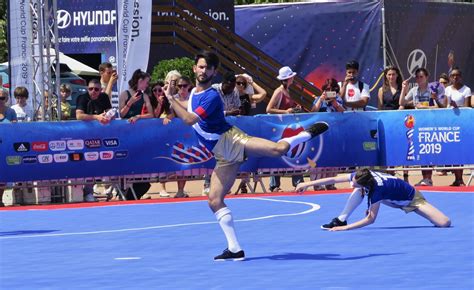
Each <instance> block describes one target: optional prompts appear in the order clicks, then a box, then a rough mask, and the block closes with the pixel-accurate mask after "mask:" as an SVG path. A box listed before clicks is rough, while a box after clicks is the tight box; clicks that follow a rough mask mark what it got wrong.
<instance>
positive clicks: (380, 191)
mask: <svg viewBox="0 0 474 290" xmlns="http://www.w3.org/2000/svg"><path fill="white" fill-rule="evenodd" d="M370 173H371V174H372V176H373V177H374V180H375V184H374V187H373V191H372V196H371V198H370V203H372V204H373V203H376V202H379V201H388V202H390V203H392V204H395V205H399V206H407V205H408V204H409V203H410V202H411V201H412V200H413V197H414V196H415V191H416V190H415V188H414V187H413V186H411V185H410V184H408V183H407V182H405V181H403V180H401V179H399V178H397V177H395V176H393V175H390V174H386V173H381V172H377V171H370ZM354 175H355V172H354V173H352V174H351V180H352V177H353V176H354Z"/></svg>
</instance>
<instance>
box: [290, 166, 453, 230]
mask: <svg viewBox="0 0 474 290" xmlns="http://www.w3.org/2000/svg"><path fill="white" fill-rule="evenodd" d="M347 181H349V182H351V184H352V186H353V187H354V191H353V192H352V194H351V195H350V196H349V199H348V200H347V202H346V206H345V207H344V210H343V211H342V213H341V215H340V216H338V217H336V218H334V219H333V220H332V221H331V222H330V223H328V224H325V225H322V226H321V228H322V229H325V230H330V231H345V230H352V229H356V228H361V227H365V226H367V225H370V224H372V223H374V222H375V219H376V218H377V214H378V211H379V208H380V204H381V203H383V204H385V205H387V206H390V207H393V208H399V209H402V210H403V211H405V212H406V213H409V212H412V211H413V212H415V213H417V214H419V215H420V216H422V217H424V218H426V219H428V220H429V221H430V222H431V223H432V224H434V225H435V226H437V227H442V228H444V227H449V226H450V225H451V221H450V220H449V218H448V217H447V216H446V215H444V214H443V213H442V212H441V211H439V210H438V209H437V208H435V207H434V206H432V205H431V204H430V203H428V202H427V201H426V199H425V198H424V196H423V195H422V194H421V193H420V192H419V191H418V190H416V189H415V188H414V187H413V186H411V185H410V184H408V183H407V182H405V181H403V180H401V179H399V178H397V177H395V176H392V175H389V174H385V173H381V172H377V171H370V170H368V169H362V170H357V171H356V172H353V173H351V174H348V175H344V176H339V177H331V178H322V179H319V180H315V181H309V182H304V183H300V184H298V186H297V187H296V191H305V190H306V188H307V187H308V186H313V185H326V184H332V183H339V182H347ZM364 195H367V204H368V207H369V209H368V210H367V215H366V217H365V218H363V219H361V220H359V221H357V222H355V223H352V224H347V221H346V219H347V218H348V217H349V216H350V214H351V213H352V212H353V211H354V209H356V208H357V206H358V205H359V204H360V203H361V202H362V200H363V198H364Z"/></svg>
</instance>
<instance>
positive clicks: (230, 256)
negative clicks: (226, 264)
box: [214, 249, 245, 262]
mask: <svg viewBox="0 0 474 290" xmlns="http://www.w3.org/2000/svg"><path fill="white" fill-rule="evenodd" d="M243 260H245V254H244V251H243V250H240V251H238V252H237V253H232V252H231V251H229V249H225V250H224V252H222V254H220V255H218V256H215V257H214V261H218V262H220V261H243Z"/></svg>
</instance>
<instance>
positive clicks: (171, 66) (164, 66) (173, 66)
mask: <svg viewBox="0 0 474 290" xmlns="http://www.w3.org/2000/svg"><path fill="white" fill-rule="evenodd" d="M193 65H194V61H193V60H192V59H190V58H189V57H181V58H173V59H165V60H162V61H160V62H159V63H158V64H157V65H155V67H154V68H153V71H152V73H151V80H152V81H153V82H155V81H157V80H164V79H165V77H166V74H167V73H168V72H169V71H172V70H177V71H179V73H180V74H181V75H183V76H187V77H189V78H190V79H191V80H192V82H193V83H194V72H193Z"/></svg>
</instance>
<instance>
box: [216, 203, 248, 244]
mask: <svg viewBox="0 0 474 290" xmlns="http://www.w3.org/2000/svg"><path fill="white" fill-rule="evenodd" d="M214 214H215V215H216V218H217V220H218V221H219V225H220V226H221V228H222V231H223V232H224V235H225V237H226V239H227V248H228V249H229V251H231V252H232V253H237V252H238V251H240V250H242V248H241V247H240V245H239V242H238V241H237V236H236V235H235V229H234V219H233V217H232V212H231V211H230V209H228V208H227V207H223V208H221V209H220V210H218V211H216V212H215V213H214Z"/></svg>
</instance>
